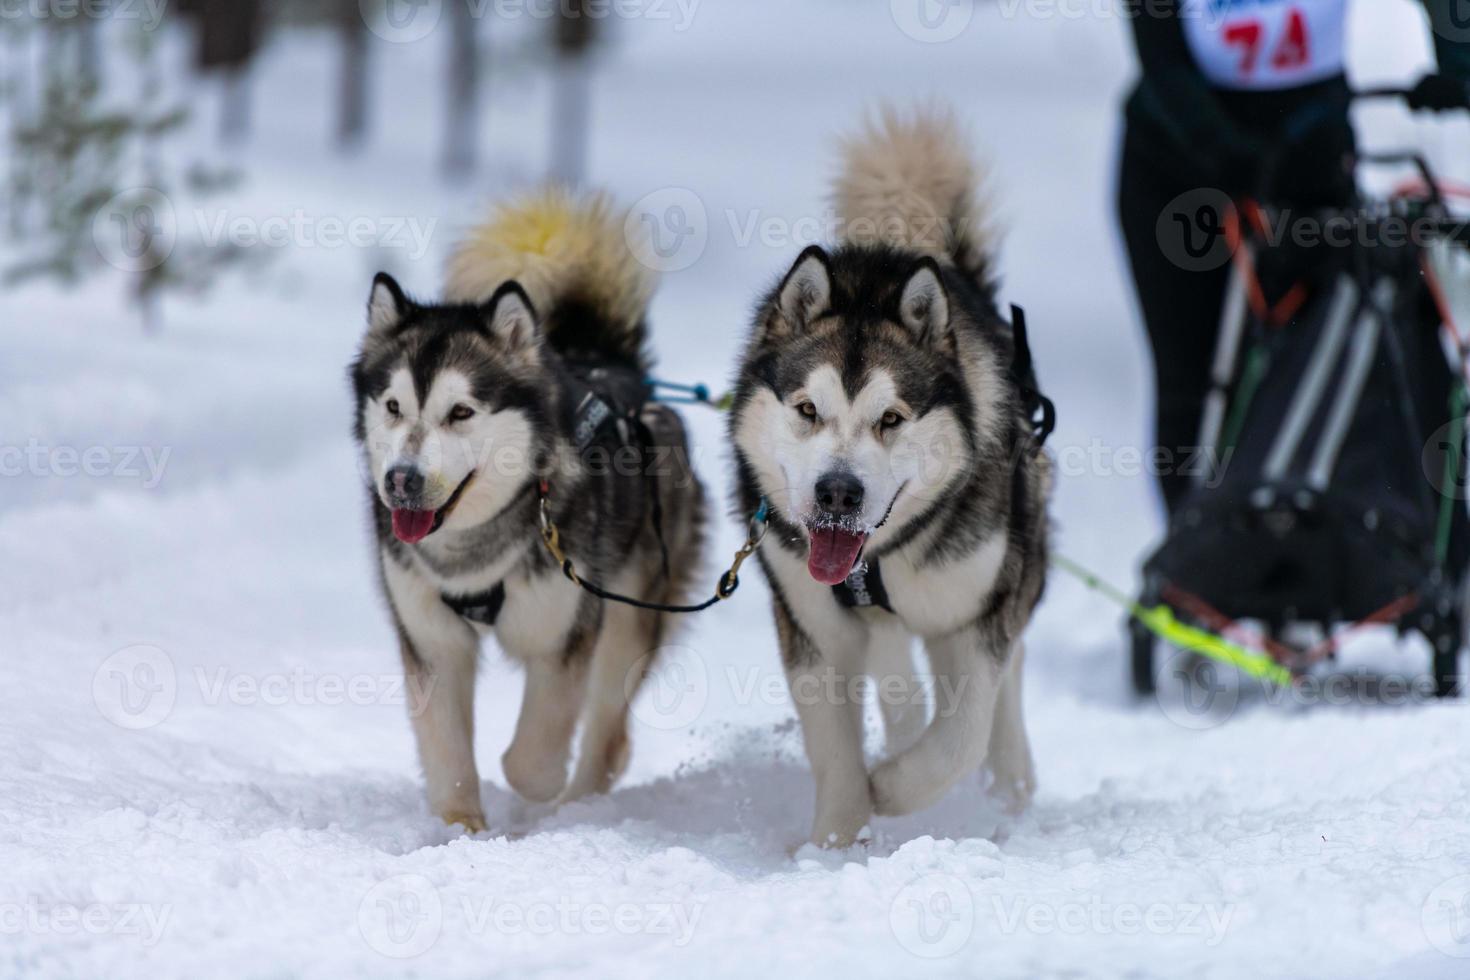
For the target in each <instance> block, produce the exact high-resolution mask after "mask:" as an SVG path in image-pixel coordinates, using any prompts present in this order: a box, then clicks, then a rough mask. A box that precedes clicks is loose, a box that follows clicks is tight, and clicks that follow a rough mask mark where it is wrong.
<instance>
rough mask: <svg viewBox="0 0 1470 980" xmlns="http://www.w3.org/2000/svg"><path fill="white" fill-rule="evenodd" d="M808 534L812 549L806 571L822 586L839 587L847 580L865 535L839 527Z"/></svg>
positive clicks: (821, 529) (815, 530)
mask: <svg viewBox="0 0 1470 980" xmlns="http://www.w3.org/2000/svg"><path fill="white" fill-rule="evenodd" d="M811 534H812V550H811V554H809V555H807V559H806V570H807V571H809V572H811V573H812V578H814V579H816V580H817V581H818V582H821V583H822V584H823V585H840V584H841V583H843V582H845V581H847V576H848V575H849V574H851V573H852V566H853V565H854V564H856V563H857V559H858V553H859V552H861V551H862V550H863V542H864V541H866V540H868V536H867V535H866V534H859V533H857V532H856V531H846V530H843V529H842V528H840V527H819V528H815V529H813V530H812V532H811Z"/></svg>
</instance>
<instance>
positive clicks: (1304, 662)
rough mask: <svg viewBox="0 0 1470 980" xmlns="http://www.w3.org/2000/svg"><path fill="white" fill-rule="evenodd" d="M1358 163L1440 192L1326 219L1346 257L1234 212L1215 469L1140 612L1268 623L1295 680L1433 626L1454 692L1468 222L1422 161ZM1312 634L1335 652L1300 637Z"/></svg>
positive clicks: (1187, 510) (1177, 526)
mask: <svg viewBox="0 0 1470 980" xmlns="http://www.w3.org/2000/svg"><path fill="white" fill-rule="evenodd" d="M1374 94H1378V95H1385V94H1396V93H1374ZM1358 159H1359V162H1366V163H1370V164H1375V165H1377V164H1400V165H1402V164H1412V165H1413V166H1414V167H1416V168H1417V170H1418V172H1419V174H1420V175H1421V177H1422V181H1415V182H1413V183H1412V184H1411V185H1409V186H1407V187H1405V188H1403V189H1401V190H1400V192H1398V193H1396V194H1394V195H1392V196H1391V197H1389V198H1388V199H1385V200H1379V201H1362V202H1359V204H1358V206H1356V207H1355V208H1352V209H1347V210H1339V211H1331V212H1317V213H1316V217H1317V218H1318V219H1319V221H1320V226H1321V227H1322V229H1323V230H1324V231H1328V230H1333V231H1334V234H1335V235H1336V238H1335V240H1334V244H1332V245H1330V246H1323V245H1319V246H1317V247H1311V248H1303V247H1301V246H1300V244H1299V243H1297V244H1293V243H1292V241H1291V240H1290V239H1291V235H1290V234H1289V233H1286V232H1287V229H1288V228H1289V227H1290V226H1289V225H1288V224H1285V223H1284V222H1283V220H1282V218H1283V215H1282V213H1281V212H1279V211H1273V210H1270V209H1265V208H1262V207H1258V206H1256V205H1254V204H1252V203H1251V202H1244V203H1242V204H1241V205H1240V206H1239V207H1238V209H1237V210H1236V211H1235V213H1233V214H1231V215H1228V216H1225V217H1224V222H1225V233H1226V234H1227V236H1229V237H1230V242H1231V245H1232V246H1233V255H1234V267H1233V274H1232V279H1231V284H1230V286H1229V291H1228V292H1227V294H1226V302H1225V306H1224V314H1223V319H1222V324H1221V332H1220V338H1219V342H1218V345H1217V348H1216V352H1215V359H1214V364H1213V369H1212V380H1211V390H1210V391H1209V393H1208V396H1207V400H1206V403H1205V411H1204V420H1203V424H1202V426H1201V434H1200V447H1201V449H1202V452H1203V458H1204V459H1205V460H1207V461H1208V465H1205V466H1202V467H1197V468H1196V471H1195V473H1194V474H1193V480H1194V482H1193V486H1192V488H1191V490H1190V492H1189V494H1188V495H1187V496H1186V497H1185V499H1184V500H1183V501H1182V502H1181V504H1180V505H1179V506H1178V508H1177V509H1176V510H1175V512H1174V514H1173V515H1172V517H1171V520H1170V526H1169V528H1168V532H1167V537H1166V539H1165V541H1164V543H1163V544H1162V545H1161V546H1160V547H1159V548H1158V550H1157V551H1156V552H1155V553H1154V554H1153V555H1152V556H1151V557H1150V558H1149V559H1148V561H1147V562H1146V564H1145V566H1144V592H1143V595H1142V597H1141V599H1140V605H1142V606H1143V607H1145V608H1154V607H1156V606H1159V605H1160V604H1162V605H1164V606H1167V607H1168V608H1170V609H1171V610H1172V611H1173V612H1174V613H1175V615H1177V616H1179V617H1180V618H1181V619H1183V620H1185V621H1188V622H1191V623H1195V624H1198V625H1199V626H1201V627H1204V628H1206V629H1209V630H1212V631H1214V632H1217V633H1225V634H1227V635H1228V634H1229V633H1230V632H1231V631H1232V630H1234V629H1235V628H1236V624H1237V623H1238V621H1242V620H1246V621H1251V622H1252V623H1255V624H1257V625H1259V626H1260V627H1261V629H1262V630H1263V632H1264V634H1265V637H1266V639H1265V646H1266V649H1267V651H1268V652H1269V653H1270V654H1271V656H1272V657H1273V658H1274V659H1275V660H1276V661H1278V662H1279V663H1280V664H1281V665H1282V666H1284V667H1286V668H1288V669H1289V670H1291V671H1292V672H1293V673H1301V672H1304V671H1306V670H1308V669H1309V668H1310V667H1311V666H1312V665H1313V664H1315V663H1317V662H1319V661H1321V660H1323V659H1326V658H1330V657H1331V656H1333V655H1334V654H1335V652H1336V649H1337V646H1338V645H1339V644H1340V643H1341V642H1342V640H1343V639H1344V638H1345V636H1346V635H1347V633H1349V632H1351V631H1352V630H1353V629H1355V628H1357V627H1359V626H1366V625H1391V626H1394V627H1396V628H1397V629H1398V631H1399V634H1400V635H1401V636H1402V635H1404V634H1406V633H1408V632H1410V631H1414V632H1418V633H1420V634H1422V635H1423V636H1424V637H1425V639H1426V640H1427V641H1428V643H1429V645H1430V647H1431V648H1432V650H1433V663H1432V665H1431V669H1432V672H1433V678H1434V684H1435V691H1436V693H1437V694H1438V695H1439V696H1446V695H1450V694H1453V693H1454V692H1455V690H1456V688H1457V686H1458V679H1459V676H1458V666H1457V661H1458V657H1459V653H1460V650H1461V648H1462V647H1463V645H1464V636H1465V630H1464V627H1465V623H1464V605H1465V603H1464V592H1465V579H1466V565H1467V562H1470V535H1467V533H1466V532H1467V520H1466V509H1465V508H1466V504H1465V500H1466V493H1465V485H1466V480H1465V454H1464V448H1465V439H1464V436H1465V432H1464V419H1465V411H1466V387H1465V384H1466V382H1465V366H1466V350H1465V346H1464V345H1465V338H1464V335H1463V334H1462V333H1460V330H1463V329H1465V328H1470V323H1463V322H1462V323H1460V324H1459V325H1458V326H1459V328H1460V330H1457V329H1456V324H1455V311H1454V310H1453V309H1452V306H1453V304H1452V302H1451V301H1450V299H1449V298H1448V297H1449V296H1450V295H1451V293H1452V292H1453V291H1454V290H1455V289H1456V288H1462V287H1459V284H1457V283H1455V282H1451V281H1447V278H1446V277H1447V275H1450V274H1452V273H1453V272H1454V271H1455V269H1456V267H1455V264H1454V263H1453V262H1448V261H1446V258H1447V257H1449V256H1451V255H1452V253H1451V252H1450V251H1449V250H1451V249H1458V250H1460V251H1461V252H1462V253H1463V252H1464V251H1465V250H1466V249H1470V232H1467V228H1470V224H1467V223H1466V222H1464V221H1456V220H1455V219H1454V218H1453V217H1452V215H1451V212H1450V209H1449V208H1448V207H1447V205H1446V201H1445V194H1446V193H1447V192H1446V191H1444V190H1443V189H1442V187H1441V185H1440V184H1438V183H1437V182H1436V181H1435V179H1434V177H1433V175H1432V174H1431V173H1430V171H1429V168H1428V166H1427V165H1426V163H1425V162H1424V161H1423V160H1422V159H1421V158H1419V157H1417V156H1414V155H1412V154H1389V155H1360V156H1359V158H1358ZM1406 231H1408V232H1412V233H1410V234H1406ZM1283 237H1284V238H1285V239H1286V240H1283ZM1339 243H1345V244H1339ZM1458 274H1459V275H1461V276H1463V275H1464V274H1465V272H1464V267H1463V265H1461V266H1459V267H1458ZM1462 317H1463V315H1462ZM1441 328H1443V330H1442V329H1441ZM1302 626H1307V627H1313V626H1315V627H1317V628H1318V630H1319V631H1320V635H1321V636H1322V637H1323V639H1322V640H1321V642H1318V643H1315V644H1314V645H1310V646H1307V647H1304V646H1303V645H1302V644H1300V643H1291V642H1285V641H1283V639H1282V638H1283V637H1286V636H1290V635H1293V634H1295V635H1301V634H1302V633H1303V632H1304V631H1303V630H1302V629H1301V627H1302ZM1131 629H1132V647H1133V650H1132V672H1133V683H1134V686H1135V688H1136V689H1137V690H1138V691H1139V692H1140V693H1151V692H1152V691H1153V690H1154V688H1155V685H1156V669H1157V668H1156V659H1157V656H1156V655H1157V646H1158V641H1157V640H1156V638H1155V636H1154V634H1153V633H1151V632H1149V631H1148V630H1147V629H1146V628H1144V627H1143V626H1142V625H1141V624H1139V623H1137V622H1135V623H1134V624H1133V626H1132V627H1131Z"/></svg>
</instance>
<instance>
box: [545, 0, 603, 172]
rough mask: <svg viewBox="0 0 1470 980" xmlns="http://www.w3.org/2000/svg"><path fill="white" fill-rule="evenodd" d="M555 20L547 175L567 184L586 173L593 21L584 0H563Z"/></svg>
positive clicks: (593, 38)
mask: <svg viewBox="0 0 1470 980" xmlns="http://www.w3.org/2000/svg"><path fill="white" fill-rule="evenodd" d="M560 11H561V12H560V15H559V16H558V17H557V20H556V67H555V68H554V69H553V70H554V71H555V73H556V74H555V77H554V78H553V79H552V85H553V86H554V91H553V94H552V104H551V166H550V168H549V170H550V173H551V178H552V179H553V180H555V181H557V182H559V183H563V184H566V185H567V186H569V187H575V186H576V185H578V184H580V183H581V182H582V181H583V180H584V179H585V178H586V176H587V174H586V170H587V127H588V122H589V117H590V114H591V106H590V102H591V99H592V84H591V82H592V66H591V50H592V45H593V43H594V41H595V40H596V34H595V30H596V21H595V20H594V19H593V18H591V17H589V16H587V10H586V4H585V2H584V0H563V2H562V3H561V4H560Z"/></svg>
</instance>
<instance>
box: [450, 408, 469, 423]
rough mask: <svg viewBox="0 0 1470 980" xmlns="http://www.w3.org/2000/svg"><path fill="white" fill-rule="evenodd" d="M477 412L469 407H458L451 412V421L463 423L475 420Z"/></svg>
mask: <svg viewBox="0 0 1470 980" xmlns="http://www.w3.org/2000/svg"><path fill="white" fill-rule="evenodd" d="M474 414H475V410H474V409H473V408H470V407H469V406H468V405H456V406H454V407H453V408H451V409H450V410H449V421H451V422H463V421H464V420H465V419H468V418H473V417H474Z"/></svg>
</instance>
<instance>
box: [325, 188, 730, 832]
mask: <svg viewBox="0 0 1470 980" xmlns="http://www.w3.org/2000/svg"><path fill="white" fill-rule="evenodd" d="M652 288H653V284H652V281H651V279H650V277H649V274H648V272H647V270H645V269H644V268H643V267H642V266H640V265H639V264H638V262H637V261H636V260H635V259H634V258H633V256H632V254H631V252H630V251H629V248H628V244H627V242H626V241H625V239H624V234H623V221H622V219H621V216H619V215H616V214H614V213H613V210H612V209H611V208H610V206H609V205H608V203H607V202H606V200H605V199H603V198H600V197H590V198H583V199H577V198H574V197H572V196H570V195H568V194H565V193H561V192H547V193H545V194H543V195H540V196H537V197H534V198H532V199H530V200H527V201H524V202H521V203H519V204H516V205H514V206H509V207H505V208H503V209H502V210H501V211H500V212H499V213H498V214H497V215H495V217H494V218H493V219H492V220H491V221H489V222H488V223H487V224H485V225H484V226H482V227H480V228H478V229H477V230H475V231H474V232H473V233H472V234H471V235H470V236H469V237H468V238H467V240H466V241H465V242H464V243H463V244H462V245H461V246H460V247H459V248H458V250H457V252H456V253H455V254H454V256H453V258H452V261H451V263H450V270H449V276H448V284H447V288H446V293H447V301H446V302H445V303H418V302H415V301H414V300H412V299H410V298H409V297H407V296H406V295H405V294H404V292H403V290H402V289H400V288H399V287H398V284H397V283H396V282H394V281H393V279H392V278H390V277H389V276H387V275H379V276H378V278H377V280H376V281H375V282H374V284H373V288H372V294H371V297H370V299H369V303H368V328H367V333H366V335H365V336H364V338H363V341H362V348H361V352H360V354H359V356H358V358H357V360H356V362H355V363H354V364H353V366H352V381H353V386H354V389H355V392H356V396H357V424H356V434H357V438H358V440H359V441H360V443H361V444H362V448H363V454H364V458H365V468H366V473H367V475H368V477H369V479H370V486H369V488H368V489H369V494H368V495H369V498H370V500H371V506H372V512H373V525H374V528H375V530H376V534H377V542H378V551H379V558H380V563H381V573H382V574H381V578H382V585H383V589H384V593H385V595H386V597H387V600H388V607H389V610H390V612H391V614H392V616H393V620H394V623H395V625H396V626H397V631H398V637H399V642H400V646H401V650H402V655H403V663H404V667H405V669H406V670H407V672H408V673H409V674H410V675H411V678H412V679H413V681H414V683H413V684H411V685H410V689H411V690H412V691H414V692H416V695H415V698H414V700H413V702H412V703H411V709H412V711H411V714H412V718H413V727H414V732H415V734H416V736H417V738H418V747H419V755H420V758H421V759H422V762H423V767H424V773H425V776H426V779H427V782H428V793H429V805H430V807H431V808H432V809H433V811H434V813H436V814H437V815H438V816H439V817H441V818H442V819H443V820H444V821H445V822H446V823H450V824H462V825H463V826H464V827H466V828H468V829H469V830H471V831H478V830H482V829H484V827H485V817H484V811H483V810H482V808H481V805H480V780H479V774H478V771H477V770H476V767H475V758H474V748H473V745H474V739H473V735H474V687H475V666H476V659H477V657H478V654H479V649H480V638H481V636H482V635H484V634H486V633H488V632H492V631H493V633H494V635H495V638H496V641H497V642H498V644H499V645H500V647H501V649H503V650H504V651H505V652H506V653H508V654H509V655H510V656H511V657H513V658H515V659H516V660H518V661H520V662H521V663H522V664H523V665H524V667H525V670H526V686H525V696H524V701H523V703H522V706H521V714H520V719H519V721H518V722H517V725H516V732H515V737H514V740H513V741H512V743H511V746H510V748H509V750H508V751H507V752H506V753H505V755H504V756H503V757H502V760H501V761H502V763H503V765H504V769H505V774H506V778H507V779H508V780H509V781H510V784H511V786H512V787H513V788H514V789H515V790H516V792H518V793H519V794H520V795H521V796H523V797H525V798H526V799H528V800H533V801H538V802H539V801H550V800H554V799H561V800H567V799H573V798H576V797H579V796H583V795H586V794H589V793H597V792H603V791H605V790H606V789H607V788H608V787H609V786H610V784H611V783H612V782H613V780H614V779H616V778H617V776H618V775H619V773H621V772H622V770H623V768H624V766H625V765H626V763H627V761H628V751H629V749H628V736H627V731H626V724H625V722H626V713H627V708H628V700H629V698H630V697H631V695H632V693H633V691H634V690H636V687H637V683H638V681H639V680H641V678H642V671H643V669H644V667H645V666H646V658H647V657H649V656H650V655H651V653H652V652H653V651H654V650H655V649H656V648H657V647H658V646H659V644H660V637H661V635H662V633H663V632H664V630H665V628H666V627H667V625H668V623H667V620H666V617H665V616H664V615H661V614H659V613H654V612H647V611H642V610H638V609H635V608H632V607H630V606H627V605H618V604H613V603H610V602H604V601H602V600H599V599H596V598H594V597H593V596H592V595H590V594H588V593H587V592H585V591H583V590H581V589H579V588H578V586H577V585H576V584H574V583H573V582H572V581H570V580H569V579H568V577H567V576H565V575H563V573H562V570H561V568H560V567H559V566H558V565H557V563H556V562H555V561H554V560H553V559H552V558H551V556H550V555H549V554H548V552H547V549H545V548H544V547H543V546H542V541H541V539H540V537H539V530H540V525H539V513H538V508H539V507H540V506H541V503H542V500H543V498H544V499H545V500H546V501H547V503H548V507H549V516H550V518H551V520H552V521H553V522H554V524H555V526H556V527H557V528H558V529H559V534H560V541H561V546H562V548H563V549H564V550H565V552H566V554H567V556H568V557H569V558H570V559H572V560H573V561H574V562H575V565H576V569H577V571H578V573H579V574H580V575H581V576H582V577H584V578H585V579H586V580H588V581H591V582H594V583H596V584H598V585H600V586H602V587H603V588H605V589H609V590H611V591H613V592H616V593H620V594H623V595H629V596H634V597H638V598H641V599H644V600H648V601H652V602H661V603H671V602H672V603H677V602H679V601H681V600H682V599H683V598H685V592H686V590H687V588H688V585H689V578H690V576H691V575H692V574H693V573H695V572H697V571H698V570H699V566H700V561H701V526H702V521H703V507H704V504H703V499H704V493H703V489H702V488H701V486H700V484H699V482H698V481H697V480H696V478H695V476H694V473H693V471H692V469H691V468H690V465H689V455H688V446H687V443H686V439H685V434H684V427H683V423H682V422H681V420H680V419H679V417H678V416H677V415H676V414H675V413H674V412H673V411H672V410H670V409H668V408H666V407H663V406H659V405H652V404H645V402H646V401H647V397H646V389H645V388H644V380H643V379H644V377H645V373H646V370H647V368H648V358H647V354H646V351H645V341H646V333H647V328H646V324H645V320H646V311H647V306H648V301H649V298H650V295H651V293H652ZM579 720H580V722H581V724H582V731H583V735H582V739H581V748H580V753H579V757H578V760H577V766H576V771H575V774H574V775H572V777H571V781H570V782H568V778H567V768H568V760H569V757H570V754H571V741H572V735H573V732H574V730H575V729H576V727H577V725H578V722H579Z"/></svg>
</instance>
